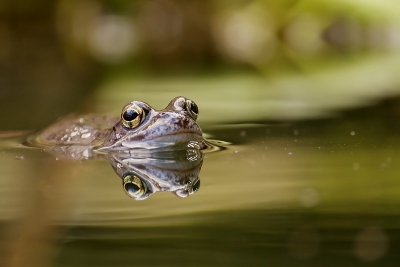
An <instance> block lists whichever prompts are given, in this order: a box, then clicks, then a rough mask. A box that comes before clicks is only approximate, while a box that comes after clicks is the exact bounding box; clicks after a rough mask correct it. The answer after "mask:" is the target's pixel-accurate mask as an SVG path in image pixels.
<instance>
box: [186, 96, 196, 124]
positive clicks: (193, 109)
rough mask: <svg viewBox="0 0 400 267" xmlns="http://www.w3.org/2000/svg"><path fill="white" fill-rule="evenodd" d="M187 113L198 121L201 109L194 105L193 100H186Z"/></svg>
mask: <svg viewBox="0 0 400 267" xmlns="http://www.w3.org/2000/svg"><path fill="white" fill-rule="evenodd" d="M186 111H187V112H189V115H190V116H191V117H192V118H193V119H194V120H196V119H197V115H199V108H198V107H197V105H196V103H194V102H193V101H192V100H190V99H187V100H186Z"/></svg>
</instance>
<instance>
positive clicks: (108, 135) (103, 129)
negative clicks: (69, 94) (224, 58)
mask: <svg viewBox="0 0 400 267" xmlns="http://www.w3.org/2000/svg"><path fill="white" fill-rule="evenodd" d="M198 115H199V108H198V106H197V104H196V103H195V102H194V101H192V100H191V99H188V98H186V97H183V96H178V97H175V98H173V99H172V100H171V101H170V102H169V104H168V105H167V107H166V108H164V109H161V110H156V109H154V108H152V107H151V106H150V105H149V104H147V103H146V102H142V101H131V102H129V103H127V104H126V105H124V106H123V108H122V111H121V114H120V117H110V116H107V115H101V114H86V115H78V116H76V115H72V116H67V117H65V118H62V119H60V120H59V121H57V122H56V123H54V124H53V125H50V126H49V127H48V128H46V129H44V130H42V131H40V132H39V133H38V134H36V135H35V136H34V137H32V138H30V144H33V145H34V146H39V147H45V148H47V150H48V151H50V152H51V153H52V154H57V155H61V154H63V155H64V156H65V157H66V158H71V155H72V153H73V154H74V155H75V158H74V159H82V158H91V157H93V156H94V154H96V153H100V154H101V153H109V152H111V151H127V150H138V149H141V150H160V149H163V150H168V149H176V148H190V149H205V148H208V147H210V145H209V143H208V142H207V141H206V140H205V139H204V138H203V132H202V130H201V128H200V127H199V125H198V124H197V122H196V121H197V118H198Z"/></svg>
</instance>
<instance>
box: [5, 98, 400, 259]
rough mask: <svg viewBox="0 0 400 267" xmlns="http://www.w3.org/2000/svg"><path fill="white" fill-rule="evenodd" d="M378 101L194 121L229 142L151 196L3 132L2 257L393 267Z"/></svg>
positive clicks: (388, 160) (392, 139)
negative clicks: (298, 114) (132, 194)
mask: <svg viewBox="0 0 400 267" xmlns="http://www.w3.org/2000/svg"><path fill="white" fill-rule="evenodd" d="M199 106H201V104H199ZM387 107H388V106H387V105H384V104H381V105H375V106H372V107H367V108H363V109H358V110H355V111H350V112H345V113H343V114H342V116H340V117H335V118H330V119H322V120H316V121H315V120H311V121H310V120H306V121H298V122H295V123H290V122H285V123H281V122H276V121H275V122H273V123H263V124H260V123H252V124H246V123H244V124H243V123H242V124H221V125H219V126H215V125H214V126H213V127H211V124H209V125H207V124H206V125H205V127H203V128H204V130H205V131H206V132H207V133H208V134H210V135H212V136H213V137H214V138H217V139H220V140H224V141H228V142H231V143H232V144H231V145H228V146H226V148H227V149H226V150H223V151H219V152H214V153H207V154H205V158H204V163H203V167H202V170H201V173H200V180H201V187H200V189H199V191H198V192H197V193H195V194H193V195H192V196H189V197H187V198H183V199H182V198H178V197H176V196H174V195H173V194H171V193H168V192H160V193H157V194H154V195H152V196H151V197H149V198H148V199H147V200H144V201H134V200H132V199H130V198H129V197H128V196H126V195H125V194H124V192H123V190H122V185H121V180H120V178H119V177H118V176H116V175H115V173H114V172H113V170H112V168H111V167H110V165H109V163H108V162H107V161H105V160H92V161H78V162H71V161H62V160H56V158H55V157H54V156H50V155H48V154H46V153H45V152H43V151H41V150H39V149H33V148H27V147H24V146H21V145H19V143H20V142H21V139H19V138H3V141H2V143H1V154H0V157H1V162H2V168H1V169H0V177H1V179H0V183H1V186H0V188H1V194H0V198H1V201H0V220H1V240H2V241H1V250H0V252H1V254H2V255H1V258H2V259H5V260H4V262H6V263H8V264H9V265H10V266H12V264H17V265H18V266H29V265H32V263H34V264H33V265H34V266H44V265H48V264H49V265H51V266H243V265H248V266H266V265H270V266H338V265H341V266H361V265H366V264H368V265H371V266H397V263H398V261H399V260H400V256H399V255H400V254H399V253H398V251H399V248H400V246H399V233H400V232H399V229H398V225H399V223H400V212H399V208H398V207H399V205H400V198H399V193H400V181H399V178H398V177H399V174H400V169H399V161H400V153H399V148H400V147H399V146H400V138H399V136H398V132H399V130H400V127H399V123H398V122H397V120H396V119H397V117H396V115H395V113H394V112H393V110H392V109H388V108H387ZM207 126H208V129H207ZM25 264H27V265H25ZM5 266H7V265H5Z"/></svg>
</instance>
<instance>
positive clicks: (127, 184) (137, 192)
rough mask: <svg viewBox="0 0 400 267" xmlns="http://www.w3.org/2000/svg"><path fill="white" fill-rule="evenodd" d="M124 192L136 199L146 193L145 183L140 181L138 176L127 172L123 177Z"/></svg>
mask: <svg viewBox="0 0 400 267" xmlns="http://www.w3.org/2000/svg"><path fill="white" fill-rule="evenodd" d="M122 184H123V186H124V191H125V193H126V194H127V195H128V196H130V197H131V198H135V199H138V198H140V197H142V196H143V195H145V194H146V192H147V186H146V183H144V182H142V180H140V178H139V177H137V176H136V175H133V174H127V175H126V176H125V177H124V179H123V183H122Z"/></svg>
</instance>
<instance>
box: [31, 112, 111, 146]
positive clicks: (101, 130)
mask: <svg viewBox="0 0 400 267" xmlns="http://www.w3.org/2000/svg"><path fill="white" fill-rule="evenodd" d="M117 121H118V118H115V117H109V116H105V115H99V114H87V115H80V116H78V115H70V116H67V117H64V118H61V119H60V120H58V121H57V122H55V123H54V124H52V125H50V126H49V127H47V128H46V129H44V130H43V131H41V132H39V133H38V134H36V135H35V137H34V138H33V142H34V144H35V145H39V146H57V145H82V146H98V145H101V144H102V142H104V140H105V138H106V137H107V136H108V134H109V133H110V131H111V129H112V127H113V126H114V125H115V123H117Z"/></svg>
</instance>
